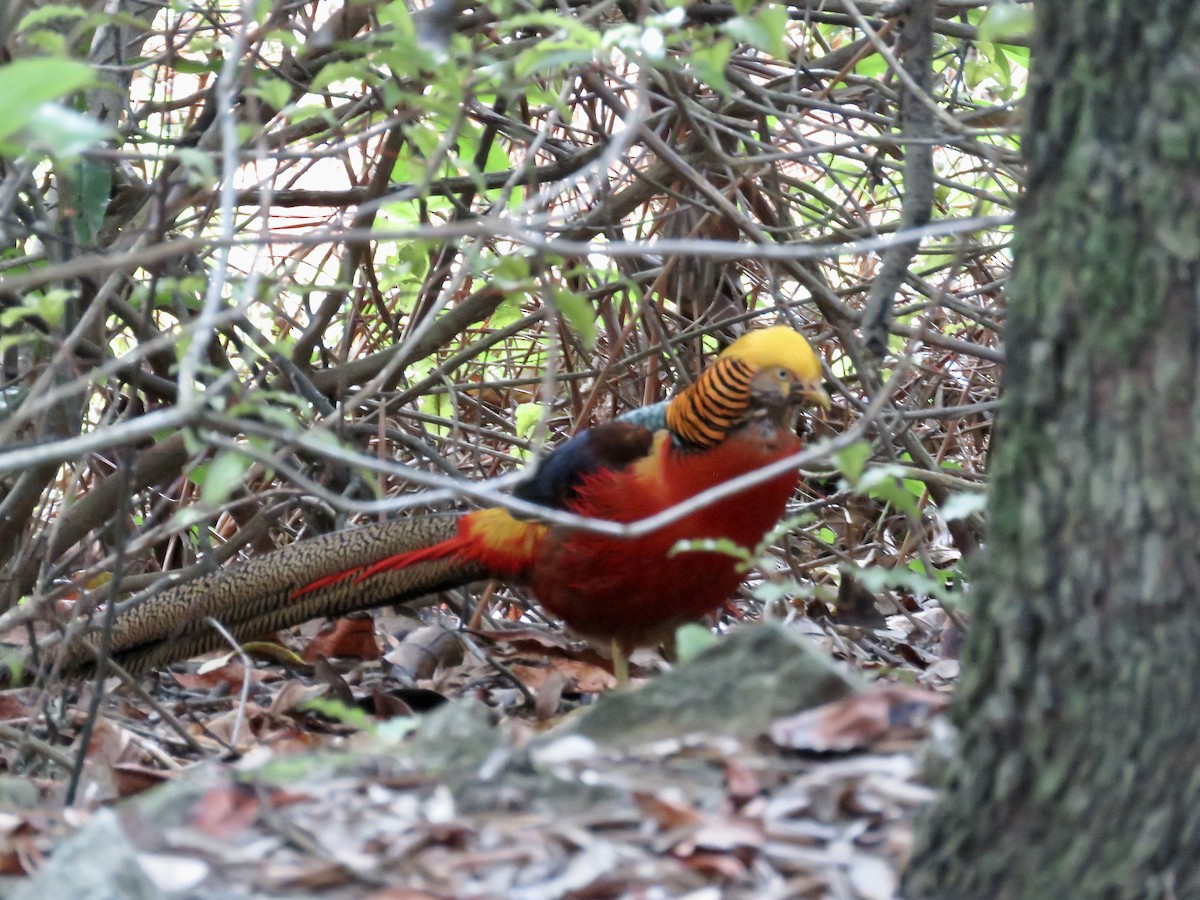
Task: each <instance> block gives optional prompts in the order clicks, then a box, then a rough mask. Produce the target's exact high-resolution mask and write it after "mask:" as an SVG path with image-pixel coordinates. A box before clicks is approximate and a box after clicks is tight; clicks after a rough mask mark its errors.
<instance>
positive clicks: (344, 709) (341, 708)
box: [300, 697, 375, 732]
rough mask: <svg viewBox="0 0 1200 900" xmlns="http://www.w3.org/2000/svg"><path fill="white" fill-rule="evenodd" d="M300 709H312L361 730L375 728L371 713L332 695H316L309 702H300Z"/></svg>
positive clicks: (372, 729)
mask: <svg viewBox="0 0 1200 900" xmlns="http://www.w3.org/2000/svg"><path fill="white" fill-rule="evenodd" d="M300 709H308V710H312V711H313V712H316V713H320V714H321V715H323V716H327V717H329V718H330V719H333V720H334V721H335V722H341V723H342V724H343V725H349V726H350V727H351V728H357V729H358V730H359V731H367V732H370V731H374V730H375V722H374V721H373V720H372V719H371V717H370V716H369V715H367V714H366V713H365V712H363V711H362V710H361V709H358V708H357V707H354V706H347V705H346V704H345V703H343V702H342V701H341V700H334V699H332V698H330V697H314V698H313V699H312V700H309V701H308V702H307V703H302V704H300Z"/></svg>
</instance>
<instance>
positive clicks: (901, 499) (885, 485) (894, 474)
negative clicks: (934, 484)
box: [854, 465, 924, 516]
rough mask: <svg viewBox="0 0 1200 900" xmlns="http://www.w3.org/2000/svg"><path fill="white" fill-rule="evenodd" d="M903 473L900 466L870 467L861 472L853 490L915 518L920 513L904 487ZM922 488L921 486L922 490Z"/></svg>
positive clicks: (913, 497)
mask: <svg viewBox="0 0 1200 900" xmlns="http://www.w3.org/2000/svg"><path fill="white" fill-rule="evenodd" d="M903 472H904V469H903V468H901V467H900V466H890V465H888V466H872V467H871V468H869V469H867V470H866V471H865V472H863V474H862V477H861V478H859V479H858V482H857V483H856V484H855V485H854V488H855V490H856V491H858V492H859V493H864V494H866V495H867V496H868V497H873V498H874V499H876V500H882V501H883V502H885V503H889V504H891V505H892V506H894V507H895V508H896V509H899V510H901V511H902V512H906V513H910V514H912V515H914V516H915V515H918V514H919V513H920V509H919V507H918V506H917V497H916V496H913V494H912V493H911V492H910V491H909V490H908V489H907V488H906V487H905V485H904V479H903V478H901V477H900V475H901V474H902V473H903ZM916 483H917V484H920V482H916ZM923 488H924V486H923V485H922V490H923ZM918 496H919V495H918Z"/></svg>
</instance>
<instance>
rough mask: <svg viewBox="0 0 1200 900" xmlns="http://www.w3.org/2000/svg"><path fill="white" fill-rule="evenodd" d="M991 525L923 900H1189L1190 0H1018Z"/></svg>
mask: <svg viewBox="0 0 1200 900" xmlns="http://www.w3.org/2000/svg"><path fill="white" fill-rule="evenodd" d="M1036 16H1037V29H1038V34H1039V36H1040V42H1039V44H1038V51H1037V53H1036V55H1035V62H1034V67H1033V71H1032V75H1031V78H1032V80H1031V84H1030V90H1029V95H1030V96H1029V108H1028V112H1029V124H1028V132H1027V138H1026V143H1025V152H1026V157H1027V159H1028V161H1029V166H1030V169H1029V183H1028V190H1027V197H1026V201H1025V205H1024V208H1023V210H1022V212H1021V215H1020V217H1019V222H1018V229H1017V230H1018V242H1017V251H1016V252H1017V265H1016V271H1015V273H1014V277H1013V282H1012V285H1011V291H1010V305H1009V319H1008V325H1007V343H1008V370H1007V379H1008V382H1007V401H1006V407H1005V411H1004V413H1003V429H1002V435H1001V436H1000V437H998V439H997V444H996V446H995V448H994V453H993V457H992V478H993V481H992V493H991V535H990V539H989V546H988V548H987V550H986V557H985V561H984V563H983V565H984V570H983V571H982V572H981V577H980V578H979V579H978V581H977V585H978V588H979V591H978V594H979V605H978V608H977V612H976V616H975V623H974V627H973V630H972V634H971V636H970V639H969V642H968V648H967V652H966V656H965V661H964V662H965V664H964V672H963V679H962V684H961V687H960V690H959V696H958V698H957V701H956V717H957V724H958V725H959V727H960V728H961V731H962V735H961V745H960V747H959V751H958V755H957V757H956V759H955V761H954V763H953V764H952V765H951V770H950V772H949V773H948V777H947V780H946V784H945V792H944V794H943V795H942V797H941V799H940V800H939V801H938V803H937V804H935V807H934V808H933V809H932V810H931V812H930V815H929V817H928V818H927V820H926V821H925V822H924V823H923V827H922V830H921V834H920V836H919V839H918V846H917V850H916V854H915V856H914V861H913V864H912V866H911V867H910V870H909V873H908V876H907V879H906V888H905V895H906V896H907V897H909V898H910V900H915V898H953V900H972V898H987V900H996V898H1014V900H1016V898H1020V900H1027V898H1035V900H1036V898H1055V897H1072V898H1094V897H1104V898H1130V900H1134V898H1136V900H1146V898H1157V897H1162V898H1168V897H1180V898H1183V897H1200V652H1198V651H1197V648H1198V647H1200V391H1198V389H1197V388H1198V379H1200V4H1195V3H1193V2H1190V0H1168V2H1159V3H1140V2H1135V0H1123V2H1117V0H1057V2H1046V3H1038V4H1036Z"/></svg>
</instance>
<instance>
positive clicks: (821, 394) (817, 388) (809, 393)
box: [800, 381, 833, 412]
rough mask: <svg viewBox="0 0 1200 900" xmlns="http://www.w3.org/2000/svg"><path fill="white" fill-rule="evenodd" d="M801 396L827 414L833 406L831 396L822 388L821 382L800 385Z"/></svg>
mask: <svg viewBox="0 0 1200 900" xmlns="http://www.w3.org/2000/svg"><path fill="white" fill-rule="evenodd" d="M800 396H801V397H802V398H803V399H804V400H806V401H807V402H809V403H811V404H812V405H813V406H819V407H821V409H823V410H825V411H826V412H828V411H829V409H830V407H832V406H833V401H832V400H831V399H830V398H829V394H828V392H827V391H826V390H825V388H823V387H822V386H821V382H820V381H810V382H808V383H806V384H802V385H800Z"/></svg>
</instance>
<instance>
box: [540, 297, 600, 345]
mask: <svg viewBox="0 0 1200 900" xmlns="http://www.w3.org/2000/svg"><path fill="white" fill-rule="evenodd" d="M551 293H552V295H553V297H554V305H555V306H556V307H557V308H558V311H559V313H560V314H561V315H562V317H563V318H564V319H566V320H567V324H568V325H570V326H571V330H572V331H574V332H575V333H576V334H577V335H579V339H580V340H581V341H583V346H584V347H586V348H587V349H588V350H591V349H592V348H593V347H595V346H596V311H595V310H594V309H593V308H592V304H591V303H590V302H589V301H588V298H587V297H585V296H583V294H577V293H575V292H574V291H571V290H568V289H567V288H565V287H562V286H561V285H557V284H556V285H554V286H553V289H552V291H551Z"/></svg>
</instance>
